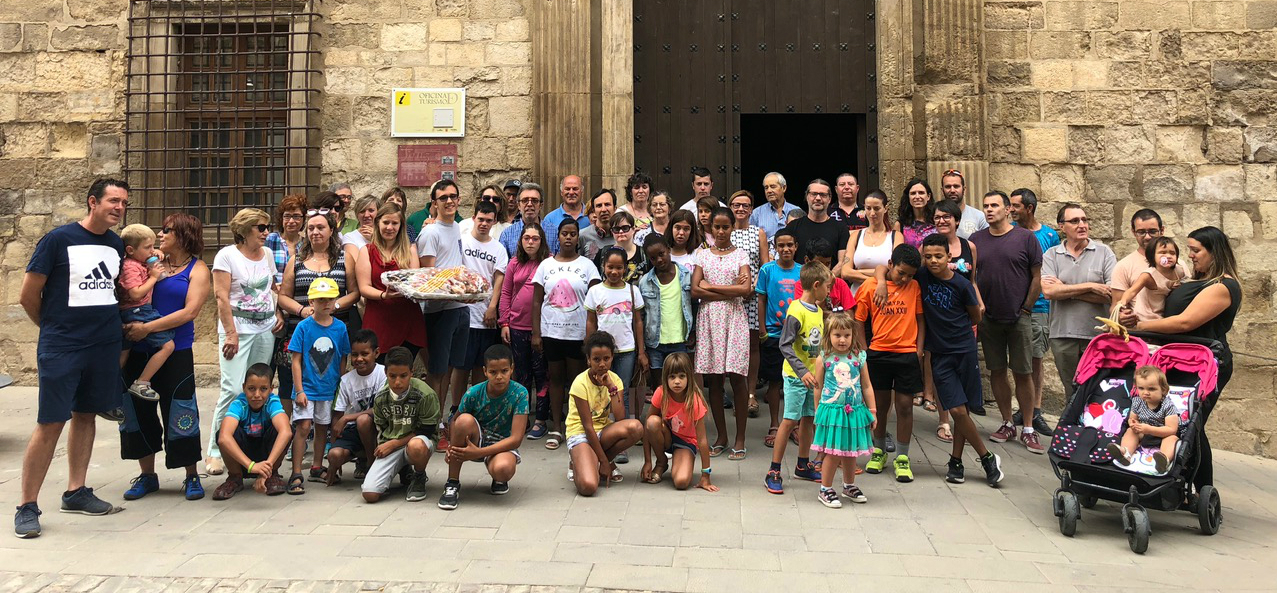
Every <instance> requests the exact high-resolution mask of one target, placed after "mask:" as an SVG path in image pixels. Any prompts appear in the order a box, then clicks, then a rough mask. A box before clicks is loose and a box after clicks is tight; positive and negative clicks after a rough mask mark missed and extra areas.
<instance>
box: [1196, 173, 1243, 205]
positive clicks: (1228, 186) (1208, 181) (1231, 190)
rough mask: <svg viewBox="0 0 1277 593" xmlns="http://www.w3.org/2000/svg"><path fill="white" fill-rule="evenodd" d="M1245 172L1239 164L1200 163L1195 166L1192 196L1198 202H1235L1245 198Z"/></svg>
mask: <svg viewBox="0 0 1277 593" xmlns="http://www.w3.org/2000/svg"><path fill="white" fill-rule="evenodd" d="M1245 194H1246V173H1245V171H1244V170H1243V169H1242V166H1241V165H1202V166H1200V167H1198V168H1197V179H1196V182H1195V183H1194V187H1193V198H1194V199H1196V200H1197V201H1198V202H1237V201H1241V200H1243V199H1245Z"/></svg>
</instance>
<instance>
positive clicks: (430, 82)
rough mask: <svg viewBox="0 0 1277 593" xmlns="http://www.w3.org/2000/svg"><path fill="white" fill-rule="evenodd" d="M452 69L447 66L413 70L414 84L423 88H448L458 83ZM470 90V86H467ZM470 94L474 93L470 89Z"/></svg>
mask: <svg viewBox="0 0 1277 593" xmlns="http://www.w3.org/2000/svg"><path fill="white" fill-rule="evenodd" d="M452 70H453V69H452V68H448V67H447V66H424V67H420V68H413V69H412V81H413V84H415V85H417V86H423V87H432V86H448V85H451V84H453V83H454V82H455V83H457V84H460V83H459V82H457V80H456V78H454V77H453V75H452ZM465 86H467V88H468V85H465ZM468 92H474V91H473V90H472V89H469V88H468Z"/></svg>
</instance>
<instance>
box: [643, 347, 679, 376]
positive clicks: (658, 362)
mask: <svg viewBox="0 0 1277 593" xmlns="http://www.w3.org/2000/svg"><path fill="white" fill-rule="evenodd" d="M676 352H683V353H686V352H688V350H687V344H684V343H675V344H661V345H660V346H656V347H654V348H648V349H647V362H648V366H649V367H651V368H652V370H656V369H661V368H665V357H666V356H669V355H671V354H674V353H676Z"/></svg>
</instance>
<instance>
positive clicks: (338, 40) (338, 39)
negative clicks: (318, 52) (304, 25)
mask: <svg viewBox="0 0 1277 593" xmlns="http://www.w3.org/2000/svg"><path fill="white" fill-rule="evenodd" d="M432 33H433V31H432ZM324 45H325V46H326V47H327V48H328V49H327V51H326V52H325V53H324V60H325V63H328V61H329V60H330V59H331V58H330V56H331V52H332V50H333V49H337V48H354V47H363V48H368V49H373V48H378V47H381V25H380V24H378V23H351V24H334V25H330V26H329V27H328V30H327V31H326V32H325V33H324Z"/></svg>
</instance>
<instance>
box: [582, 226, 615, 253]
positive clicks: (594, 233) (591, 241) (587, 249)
mask: <svg viewBox="0 0 1277 593" xmlns="http://www.w3.org/2000/svg"><path fill="white" fill-rule="evenodd" d="M579 242H580V246H579V247H578V249H577V251H578V252H579V253H580V254H581V255H584V256H585V257H587V258H589V259H594V256H596V255H598V254H599V252H600V251H603V250H604V249H607V248H608V247H611V246H613V245H616V235H613V234H612V233H608V234H607V236H606V237H600V236H599V227H598V225H593V224H592V225H590V226H587V227H585V228H583V229H581V235H580V239H579Z"/></svg>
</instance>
